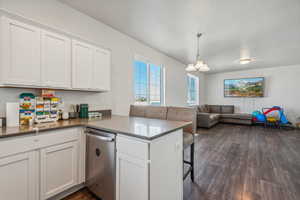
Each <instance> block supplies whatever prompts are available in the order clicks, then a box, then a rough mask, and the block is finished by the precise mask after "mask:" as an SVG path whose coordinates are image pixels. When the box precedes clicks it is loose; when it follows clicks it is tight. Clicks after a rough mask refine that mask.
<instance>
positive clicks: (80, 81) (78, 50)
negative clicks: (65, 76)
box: [72, 40, 94, 89]
mask: <svg viewBox="0 0 300 200" xmlns="http://www.w3.org/2000/svg"><path fill="white" fill-rule="evenodd" d="M93 51H94V50H93V47H92V46H91V45H89V44H86V43H83V42H79V41H77V40H73V42H72V73H73V75H72V77H73V79H72V87H73V88H75V89H91V88H92V75H93Z"/></svg>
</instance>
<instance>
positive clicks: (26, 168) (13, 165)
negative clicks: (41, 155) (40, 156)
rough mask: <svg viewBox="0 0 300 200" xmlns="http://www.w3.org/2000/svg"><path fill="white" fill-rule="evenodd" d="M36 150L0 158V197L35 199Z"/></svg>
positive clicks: (24, 199)
mask: <svg viewBox="0 0 300 200" xmlns="http://www.w3.org/2000/svg"><path fill="white" fill-rule="evenodd" d="M36 166H37V161H36V152H34V151H31V152H27V153H22V154H17V155H13V156H8V157H5V158H0V177H1V178H0V199H3V200H4V199H7V200H20V199H22V200H37V198H36V197H37V195H36V194H37V193H36V192H37V188H38V181H37V174H38V171H37V169H36Z"/></svg>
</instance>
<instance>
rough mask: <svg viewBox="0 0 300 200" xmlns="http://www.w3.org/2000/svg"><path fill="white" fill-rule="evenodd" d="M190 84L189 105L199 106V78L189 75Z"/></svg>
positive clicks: (188, 81)
mask: <svg viewBox="0 0 300 200" xmlns="http://www.w3.org/2000/svg"><path fill="white" fill-rule="evenodd" d="M187 84H188V101H187V103H188V104H189V105H198V104H199V78H198V77H197V76H194V75H191V74H188V76H187Z"/></svg>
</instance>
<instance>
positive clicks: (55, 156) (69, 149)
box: [40, 141, 79, 199]
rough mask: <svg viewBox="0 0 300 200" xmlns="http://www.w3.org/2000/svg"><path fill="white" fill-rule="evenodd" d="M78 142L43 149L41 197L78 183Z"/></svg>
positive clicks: (41, 154)
mask: <svg viewBox="0 0 300 200" xmlns="http://www.w3.org/2000/svg"><path fill="white" fill-rule="evenodd" d="M78 155H79V154H78V142H77V141H75V142H68V143H64V144H60V145H55V146H51V147H48V148H44V149H41V152H40V159H41V160H40V163H41V165H40V166H41V170H40V171H41V176H40V183H41V199H47V198H49V197H52V196H54V195H56V194H58V193H60V192H63V191H64V190H66V189H68V188H70V187H72V186H75V185H77V182H78V158H79V156H78Z"/></svg>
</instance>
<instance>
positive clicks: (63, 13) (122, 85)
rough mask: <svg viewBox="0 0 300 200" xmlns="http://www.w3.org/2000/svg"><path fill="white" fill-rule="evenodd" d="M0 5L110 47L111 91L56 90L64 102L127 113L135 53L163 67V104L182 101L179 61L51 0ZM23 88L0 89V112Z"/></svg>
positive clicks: (0, 1)
mask: <svg viewBox="0 0 300 200" xmlns="http://www.w3.org/2000/svg"><path fill="white" fill-rule="evenodd" d="M0 6H1V8H3V9H4V10H8V11H10V12H13V13H16V14H19V15H22V16H24V17H26V18H30V19H32V20H33V21H37V22H40V23H42V24H47V25H50V26H53V27H57V28H58V29H60V30H63V31H66V32H70V33H73V34H75V35H78V36H80V37H82V38H84V39H87V40H89V41H94V43H95V44H97V45H99V46H102V47H105V48H108V49H111V51H112V91H111V92H108V93H88V92H68V91H66V92H59V93H58V96H61V97H63V99H64V100H65V101H66V102H68V103H82V102H85V103H90V104H95V105H98V107H99V108H111V109H112V110H113V113H114V114H122V115H127V114H128V109H129V105H130V104H132V103H133V101H134V96H133V81H132V77H133V75H132V74H133V71H132V70H133V67H132V63H133V58H134V55H135V54H138V55H142V56H145V57H147V58H149V59H151V60H152V61H153V62H154V63H157V64H162V65H163V66H164V67H165V68H166V98H165V101H166V105H178V106H185V105H186V99H187V88H186V73H185V71H184V68H185V66H184V65H183V64H182V63H180V62H178V61H176V60H174V59H172V58H170V57H168V56H166V55H164V54H162V53H160V52H158V51H156V50H154V49H152V48H150V47H148V46H146V45H144V44H142V43H141V42H138V41H137V40H134V39H133V38H130V37H128V36H126V35H124V34H122V33H120V32H118V31H116V30H114V29H112V28H110V27H109V26H107V25H105V24H103V23H100V22H99V21H96V20H94V19H93V18H91V17H88V16H87V15H84V14H82V13H80V12H78V11H76V10H74V9H72V8H70V7H68V6H66V5H64V4H62V3H60V2H58V1H55V0H0ZM112 14H113V13H112ZM141 28H142V27H141ZM200 80H201V81H204V78H203V77H201V79H200ZM200 83H202V82H200ZM202 85H203V84H202ZM24 91H27V90H22V89H0V99H1V100H0V103H1V104H0V114H2V115H3V111H4V108H5V106H4V103H5V102H7V101H16V100H17V97H18V95H19V94H20V93H21V92H24ZM201 91H203V87H202V88H201ZM200 96H201V95H200ZM202 96H203V95H202ZM200 99H201V98H200Z"/></svg>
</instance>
